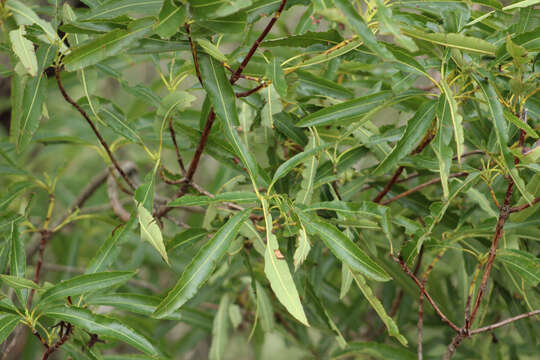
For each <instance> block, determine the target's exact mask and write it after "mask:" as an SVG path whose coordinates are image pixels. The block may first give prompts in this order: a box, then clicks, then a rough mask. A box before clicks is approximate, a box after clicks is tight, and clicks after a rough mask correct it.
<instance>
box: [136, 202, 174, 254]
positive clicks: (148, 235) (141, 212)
mask: <svg viewBox="0 0 540 360" xmlns="http://www.w3.org/2000/svg"><path fill="white" fill-rule="evenodd" d="M137 217H138V219H139V224H140V225H141V239H143V240H144V241H148V242H149V243H150V244H151V245H152V246H153V247H154V248H155V249H156V250H157V251H158V252H159V254H160V255H161V257H162V258H163V260H165V262H166V263H167V264H169V258H168V257H167V250H166V249H165V244H164V242H163V235H161V229H160V228H159V226H158V224H157V223H156V220H155V219H154V217H153V216H152V213H151V212H150V211H148V210H147V209H146V208H145V207H144V204H143V203H138V204H137Z"/></svg>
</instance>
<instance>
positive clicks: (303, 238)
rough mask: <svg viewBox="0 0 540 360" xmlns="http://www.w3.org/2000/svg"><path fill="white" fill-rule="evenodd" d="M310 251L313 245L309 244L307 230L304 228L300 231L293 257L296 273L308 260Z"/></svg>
mask: <svg viewBox="0 0 540 360" xmlns="http://www.w3.org/2000/svg"><path fill="white" fill-rule="evenodd" d="M310 250H311V245H310V244H309V240H308V238H307V234H306V230H305V229H303V228H302V229H300V230H298V240H297V245H296V250H295V251H294V256H293V261H294V271H296V270H298V267H300V265H302V263H303V262H304V261H305V260H306V258H307V256H308V254H309V251H310Z"/></svg>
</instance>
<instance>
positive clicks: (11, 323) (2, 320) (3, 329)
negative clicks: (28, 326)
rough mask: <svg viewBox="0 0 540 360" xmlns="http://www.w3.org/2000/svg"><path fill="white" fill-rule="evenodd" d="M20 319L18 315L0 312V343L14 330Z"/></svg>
mask: <svg viewBox="0 0 540 360" xmlns="http://www.w3.org/2000/svg"><path fill="white" fill-rule="evenodd" d="M20 320H21V318H20V317H19V315H11V314H0V344H2V343H3V342H4V340H6V339H7V337H8V336H9V335H10V334H11V333H12V332H13V330H15V327H16V326H17V324H18V323H19V321H20Z"/></svg>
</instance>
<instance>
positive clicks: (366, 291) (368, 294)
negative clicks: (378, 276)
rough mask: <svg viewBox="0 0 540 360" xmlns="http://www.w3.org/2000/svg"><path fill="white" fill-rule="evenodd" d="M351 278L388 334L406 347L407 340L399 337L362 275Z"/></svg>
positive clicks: (391, 321)
mask: <svg viewBox="0 0 540 360" xmlns="http://www.w3.org/2000/svg"><path fill="white" fill-rule="evenodd" d="M353 278H354V281H355V282H356V285H358V288H359V289H360V291H361V292H362V294H363V295H364V297H365V298H366V300H367V301H368V302H369V304H370V305H371V307H372V308H373V310H375V312H376V313H377V315H379V318H380V319H381V320H382V322H383V323H384V326H385V327H386V329H387V330H388V334H390V336H393V337H395V338H396V339H397V340H398V341H399V342H400V343H401V344H402V345H403V346H407V339H406V338H405V337H404V336H403V335H401V333H400V332H399V329H398V327H397V325H396V323H395V322H394V320H393V319H392V318H391V317H390V316H388V314H387V313H386V310H385V309H384V307H383V305H382V304H381V302H380V301H379V299H377V297H376V296H375V294H373V291H372V290H371V288H370V287H369V285H368V284H367V283H366V279H364V277H363V276H362V275H360V274H358V273H354V272H353Z"/></svg>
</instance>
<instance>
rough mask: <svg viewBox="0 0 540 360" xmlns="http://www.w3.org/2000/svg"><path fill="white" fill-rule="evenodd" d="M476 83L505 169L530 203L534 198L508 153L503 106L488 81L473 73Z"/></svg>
mask: <svg viewBox="0 0 540 360" xmlns="http://www.w3.org/2000/svg"><path fill="white" fill-rule="evenodd" d="M473 77H474V79H475V80H476V83H477V84H478V86H479V87H480V89H481V91H482V93H483V95H484V97H485V98H486V100H487V105H488V109H489V115H490V116H489V117H490V118H491V119H492V121H493V125H494V128H495V134H496V136H497V143H498V144H499V149H500V151H501V155H502V156H503V158H504V161H505V164H506V167H507V169H508V170H509V171H508V172H509V175H510V176H511V177H512V180H513V181H514V184H515V185H516V187H517V188H518V190H519V192H520V193H521V195H522V196H523V197H524V198H525V200H527V202H529V203H531V202H532V201H533V199H534V196H533V195H532V194H530V193H529V192H528V191H527V188H526V187H525V183H524V182H523V179H521V178H520V176H519V172H518V170H517V169H516V167H515V165H514V160H513V158H512V156H511V154H510V149H508V128H507V126H506V120H505V117H504V112H503V107H502V105H501V103H500V101H499V98H498V97H497V93H496V91H495V89H494V87H493V85H492V84H491V83H490V82H486V81H484V80H483V79H482V78H480V77H479V76H478V75H473Z"/></svg>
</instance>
